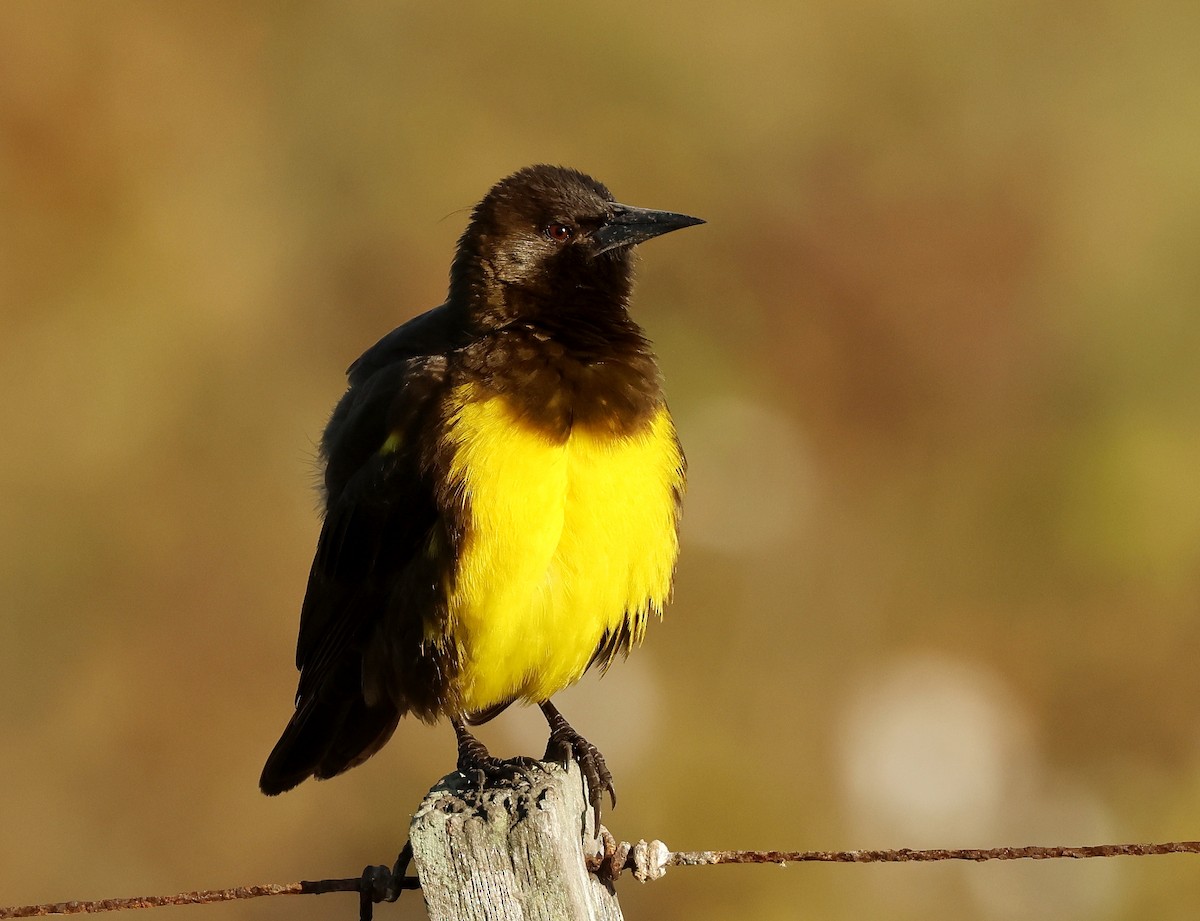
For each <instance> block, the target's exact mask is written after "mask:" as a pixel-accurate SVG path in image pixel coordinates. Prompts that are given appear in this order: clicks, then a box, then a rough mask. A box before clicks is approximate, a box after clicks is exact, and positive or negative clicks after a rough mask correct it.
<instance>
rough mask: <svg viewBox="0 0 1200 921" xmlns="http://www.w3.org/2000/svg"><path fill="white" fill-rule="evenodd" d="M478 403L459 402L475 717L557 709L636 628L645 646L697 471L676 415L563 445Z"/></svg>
mask: <svg viewBox="0 0 1200 921" xmlns="http://www.w3.org/2000/svg"><path fill="white" fill-rule="evenodd" d="M467 386H469V385H467ZM468 396H469V393H468V391H467V388H466V387H463V388H460V389H459V390H458V391H457V392H456V393H455V395H454V398H455V403H456V409H455V411H454V412H453V414H452V420H451V431H450V437H451V441H452V442H453V443H454V445H455V451H454V454H453V460H452V462H451V470H450V473H451V476H452V478H453V479H454V480H455V481H456V482H458V483H460V484H461V485H462V490H463V497H464V501H465V502H466V504H467V508H468V510H469V517H468V522H469V525H468V529H467V533H466V535H465V538H464V540H463V542H462V545H461V548H460V557H459V563H458V567H457V570H456V576H455V580H454V585H453V588H452V592H451V597H450V605H449V613H450V617H449V624H448V629H449V631H450V636H451V637H452V638H453V641H454V643H455V644H456V645H457V647H458V650H459V659H460V663H461V667H460V670H459V676H458V687H457V689H456V690H457V692H458V693H457V696H458V698H459V702H460V705H461V706H462V707H463V709H464V710H466V711H468V712H473V711H479V710H484V709H486V708H487V707H489V706H492V705H494V704H498V703H501V702H503V701H507V700H510V699H513V698H522V699H525V700H529V701H543V700H547V699H548V698H550V697H551V696H552V695H553V694H555V693H557V692H558V691H560V690H562V689H563V688H564V687H566V686H567V685H569V684H571V683H573V682H575V681H576V680H578V679H579V677H580V676H581V675H583V673H584V671H585V670H586V669H587V667H588V664H589V662H590V661H591V659H592V656H593V654H594V653H595V652H596V648H597V646H598V644H599V643H600V640H601V637H602V636H603V635H604V633H605V631H606V630H607V631H613V632H616V631H617V630H619V629H620V627H621V625H622V624H623V622H626V621H627V622H628V626H629V633H630V635H631V636H632V637H633V640H634V642H637V641H639V640H640V639H641V636H642V634H643V632H644V630H645V626H646V621H647V618H648V617H649V616H650V615H651V614H655V615H658V614H661V613H662V607H663V605H664V604H665V602H666V600H667V597H668V595H669V594H670V591H671V579H672V574H673V571H674V567H675V558H676V556H677V554H678V540H677V537H676V520H675V519H676V514H677V508H676V496H677V495H678V493H680V492H682V489H683V477H684V473H683V458H682V456H681V455H680V452H679V447H678V443H677V441H676V438H675V431H674V427H673V425H672V422H671V417H670V415H669V414H668V412H667V410H666V408H665V407H662V408H660V409H659V410H658V411H657V413H656V414H655V415H654V417H653V418H652V419H651V420H650V422H649V424H648V425H646V426H645V427H644V428H642V429H641V430H639V431H638V432H636V433H634V434H632V435H628V436H614V435H612V434H611V433H600V432H594V431H588V430H587V429H584V428H582V427H580V426H576V427H575V428H574V429H573V430H572V432H571V434H570V435H569V436H567V438H566V439H565V440H562V441H559V440H554V439H552V438H549V437H547V436H546V435H544V434H542V433H540V432H537V431H534V430H531V429H530V428H529V427H528V426H527V425H524V424H522V423H521V422H520V421H519V420H518V419H517V417H516V416H515V415H514V414H513V413H512V411H511V409H510V408H509V406H508V404H507V403H506V401H505V400H504V399H503V398H501V397H491V398H489V399H486V400H474V401H472V400H469V399H467V397H468Z"/></svg>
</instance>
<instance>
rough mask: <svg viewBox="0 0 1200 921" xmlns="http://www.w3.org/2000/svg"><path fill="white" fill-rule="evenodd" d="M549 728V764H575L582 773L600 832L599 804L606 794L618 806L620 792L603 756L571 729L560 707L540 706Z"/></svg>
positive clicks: (541, 704)
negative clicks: (555, 762)
mask: <svg viewBox="0 0 1200 921" xmlns="http://www.w3.org/2000/svg"><path fill="white" fill-rule="evenodd" d="M538 706H539V707H541V708H542V713H543V714H544V715H545V717H546V722H547V723H548V724H549V725H550V741H549V742H548V743H546V760H547V761H557V762H559V763H560V764H563V765H565V764H566V763H567V762H568V761H570V760H574V761H575V763H576V764H578V765H579V770H580V771H582V772H583V776H584V779H585V780H587V785H588V801H589V802H590V803H591V805H592V810H593V812H594V813H595V816H596V828H597V829H599V828H600V800H601V799H603V797H604V793H605V792H607V793H608V796H609V798H610V799H611V800H612V804H613V807H614V808H616V805H617V790H616V787H614V786H613V776H612V774H611V773H610V772H609V770H608V765H607V764H605V763H604V756H603V755H602V754H600V750H599V749H598V748H596V746H595V745H593V744H592V743H591V742H589V741H588V740H587V739H585V738H584V737H583V736H581V735H580V734H579V733H578V732H576V731H575V730H574V729H572V728H571V724H570V723H568V722H567V721H566V718H565V717H563V715H562V714H561V713H559V712H558V707H556V706H554V704H552V703H550V701H548V700H547V701H545V702H543V703H540V704H538Z"/></svg>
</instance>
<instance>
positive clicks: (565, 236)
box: [543, 221, 575, 243]
mask: <svg viewBox="0 0 1200 921" xmlns="http://www.w3.org/2000/svg"><path fill="white" fill-rule="evenodd" d="M543 232H544V233H545V234H546V238H547V239H548V240H553V241H554V242H555V243H566V242H567V241H568V240H570V239H571V237H573V236H575V228H574V227H572V226H571V225H570V224H559V223H558V222H557V221H556V222H554V223H550V224H547V225H546V229H545V230H544V231H543Z"/></svg>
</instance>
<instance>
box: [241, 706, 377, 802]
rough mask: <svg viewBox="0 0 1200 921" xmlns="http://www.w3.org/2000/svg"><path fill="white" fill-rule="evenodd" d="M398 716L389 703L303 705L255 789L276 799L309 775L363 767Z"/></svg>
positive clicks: (328, 774)
mask: <svg viewBox="0 0 1200 921" xmlns="http://www.w3.org/2000/svg"><path fill="white" fill-rule="evenodd" d="M400 716H401V714H400V712H399V711H398V710H397V708H396V706H395V705H394V704H392V703H391V702H387V703H383V704H378V705H376V706H373V707H369V706H367V704H366V703H365V702H364V701H363V700H362V699H361V698H357V699H354V698H352V699H345V698H343V699H341V700H335V701H322V700H320V699H317V698H310V699H309V700H307V701H304V702H303V703H302V704H301V705H300V707H299V708H298V709H297V710H296V712H295V714H293V716H292V719H291V721H290V722H289V723H288V724H287V728H285V729H284V730H283V735H281V736H280V737H279V741H278V742H276V743H275V748H274V749H272V750H271V754H270V755H269V756H268V757H267V763H266V765H265V766H264V767H263V771H262V776H261V777H260V778H259V781H258V786H259V789H261V790H262V792H263V793H265V794H267V795H268V796H275V795H276V794H279V793H284V792H286V791H288V790H290V789H292V788H293V787H295V786H297V785H298V784H300V783H302V782H303V781H305V780H307V779H308V778H309V777H316V778H317V779H318V780H325V779H327V778H329V777H333V776H335V775H337V774H340V773H342V772H343V771H346V770H349V769H350V768H352V767H355V766H356V765H359V764H362V763H363V762H364V761H366V760H367V759H368V758H370V757H371V755H373V754H375V752H377V751H379V749H380V748H381V747H382V746H383V744H384V743H385V742H387V740H388V739H389V738H391V736H392V733H393V732H395V730H396V724H397V723H398V722H399V721H400Z"/></svg>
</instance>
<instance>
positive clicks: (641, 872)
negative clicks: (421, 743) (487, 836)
mask: <svg viewBox="0 0 1200 921" xmlns="http://www.w3.org/2000/svg"><path fill="white" fill-rule="evenodd" d="M601 840H602V843H603V853H602V854H600V855H599V856H598V857H595V858H592V859H590V860H589V861H588V869H590V870H591V871H592V872H594V873H597V874H599V875H600V876H603V877H604V878H606V879H610V880H615V879H616V878H617V877H619V876H620V875H621V873H622V872H623V871H625V870H630V871H632V873H633V875H634V876H635V877H636V878H637V879H639V880H641V881H642V882H645V881H647V880H651V879H658V878H659V877H661V876H662V875H663V874H664V873H666V871H667V868H668V867H696V866H711V865H715V864H727V863H774V864H781V865H783V864H788V863H920V862H930V861H936V860H970V861H974V862H982V861H985V860H1055V859H1070V860H1081V859H1085V858H1092V857H1151V856H1157V855H1160V854H1200V841H1167V842H1162V843H1157V844H1089V845H1081V846H1077V847H1070V846H1063V845H1057V846H1049V847H1041V846H1034V845H1031V846H1026V847H991V848H923V849H915V848H907V847H902V848H896V849H892V850H861V851H749V850H745V851H730V850H726V851H675V852H672V851H670V850H669V849H668V848H667V846H666V845H665V844H663V843H662V842H661V841H649V842H647V841H644V840H643V841H639V842H638V843H637V844H630V843H629V842H628V841H622V842H619V843H618V842H617V841H616V839H615V838H613V836H612V835H611V834H609V832H608V829H606V828H603V827H602V828H601Z"/></svg>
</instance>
